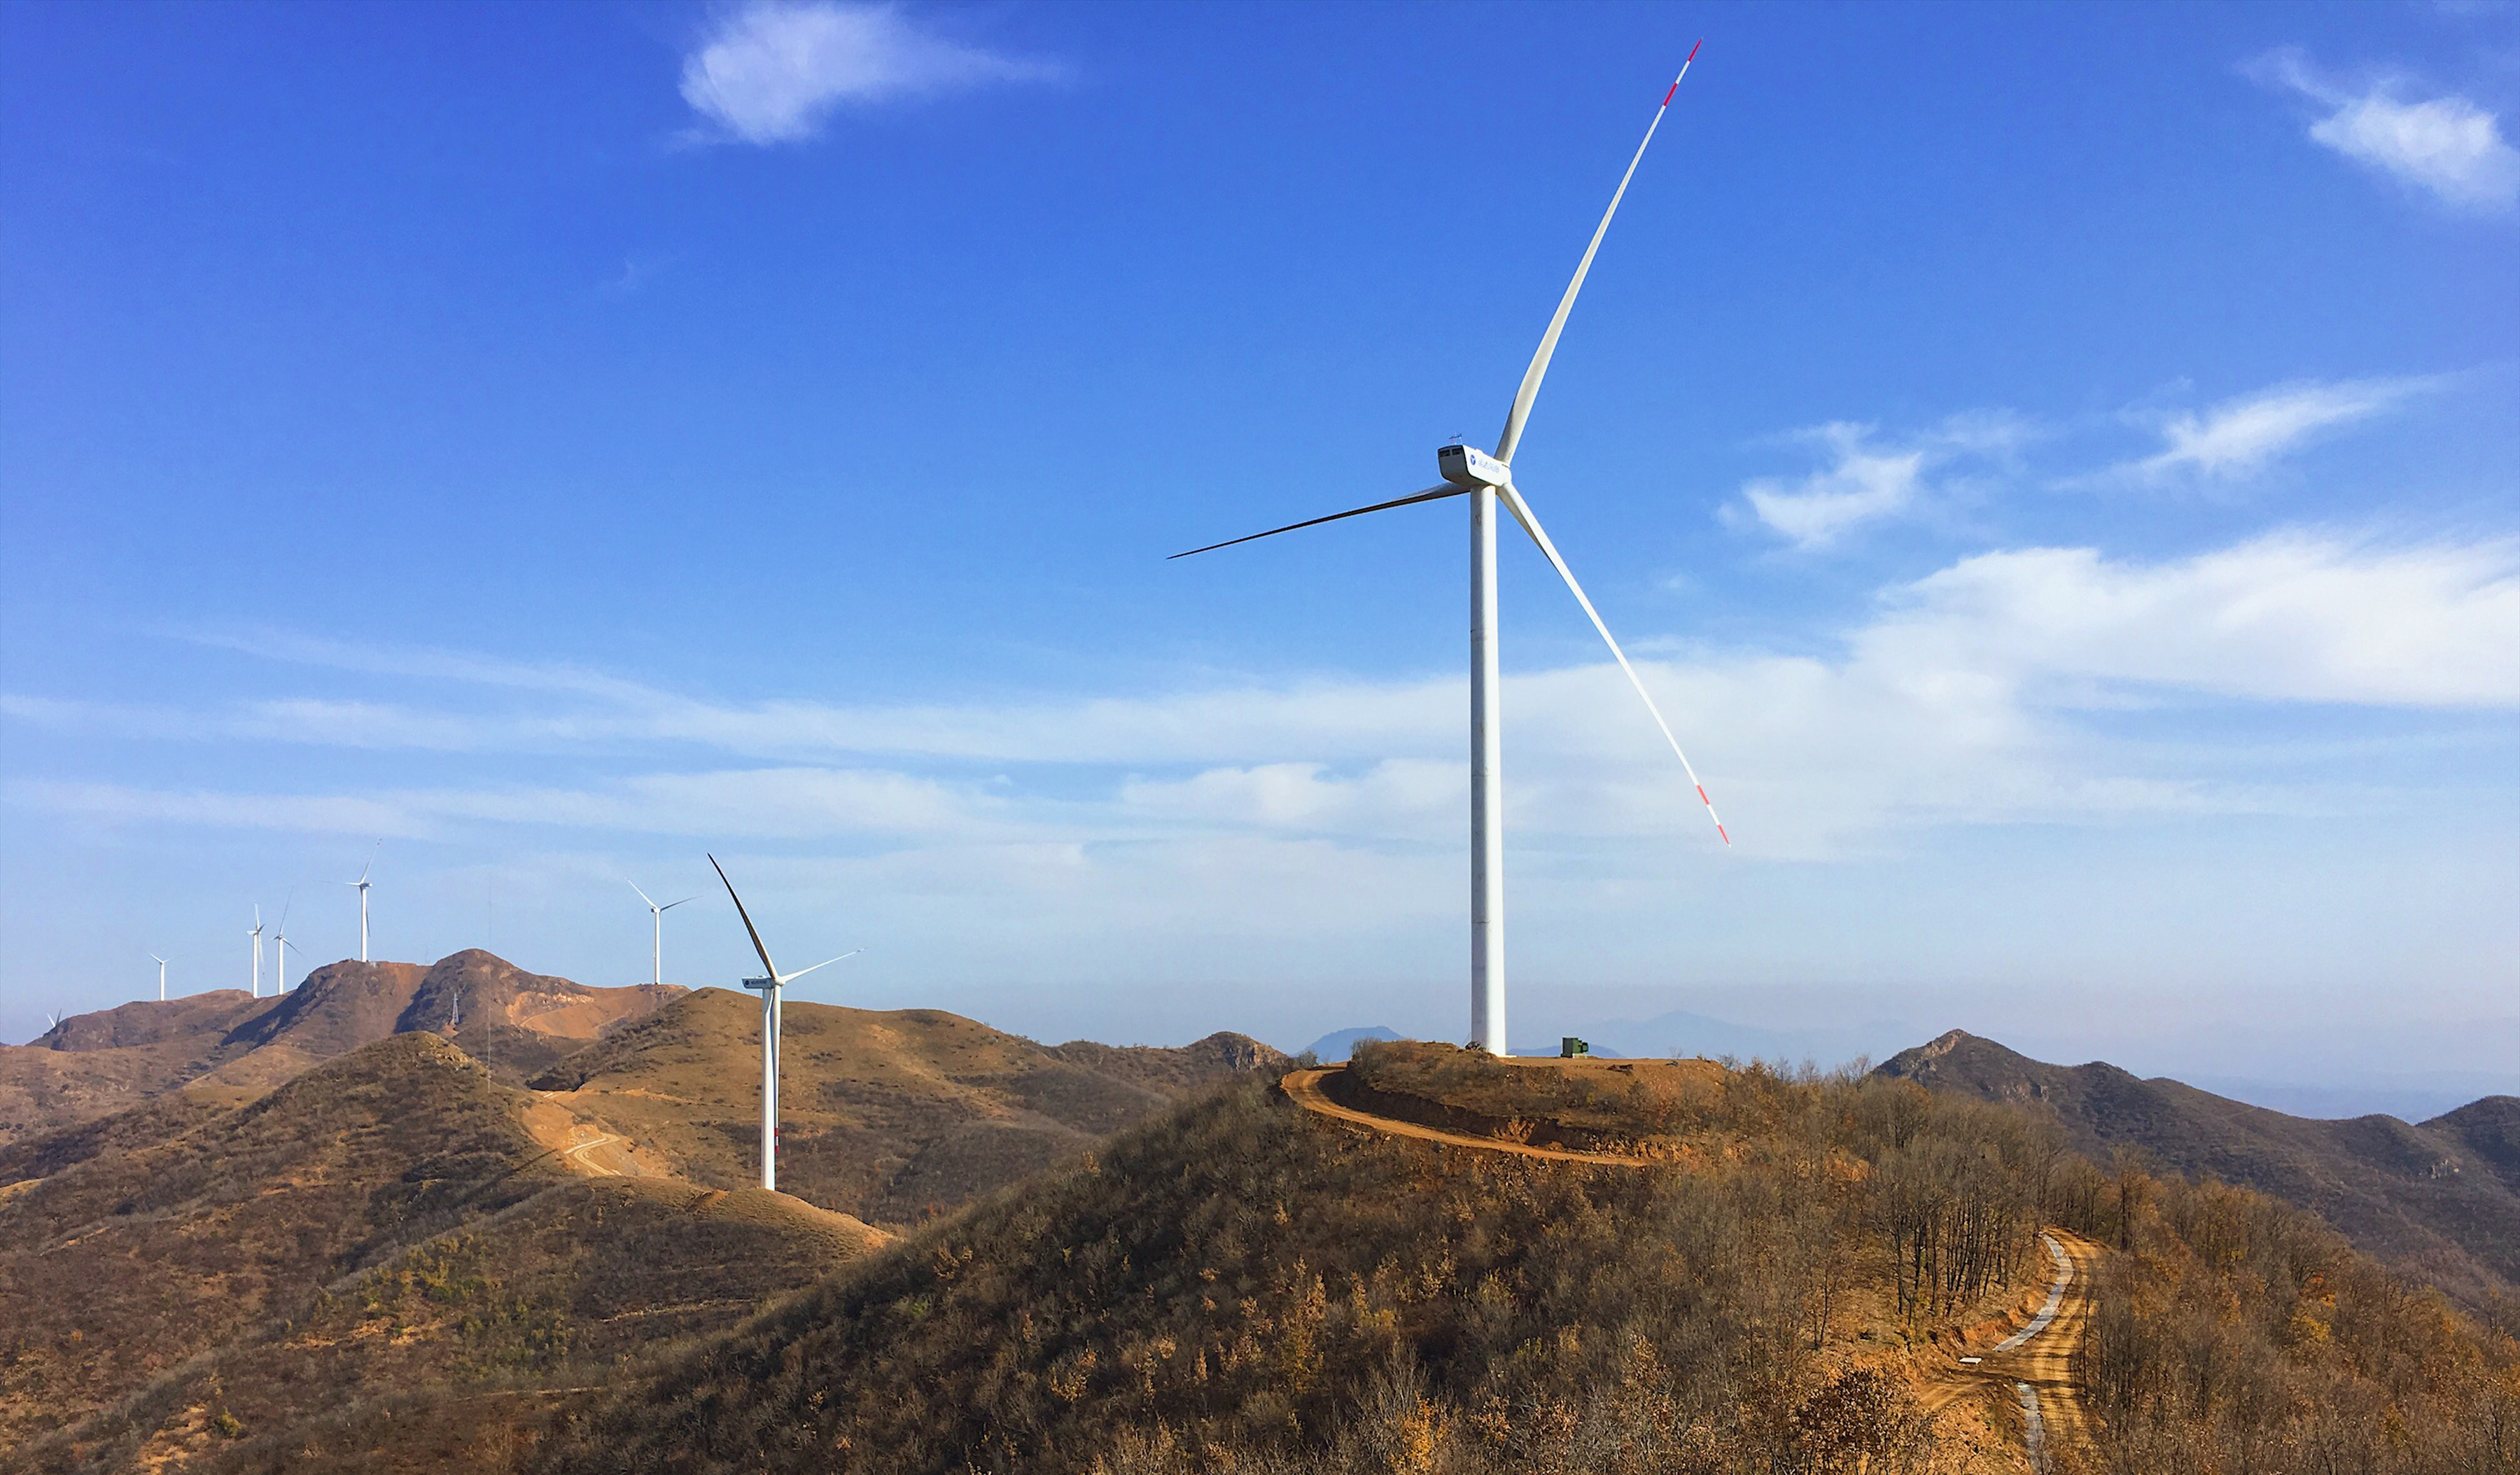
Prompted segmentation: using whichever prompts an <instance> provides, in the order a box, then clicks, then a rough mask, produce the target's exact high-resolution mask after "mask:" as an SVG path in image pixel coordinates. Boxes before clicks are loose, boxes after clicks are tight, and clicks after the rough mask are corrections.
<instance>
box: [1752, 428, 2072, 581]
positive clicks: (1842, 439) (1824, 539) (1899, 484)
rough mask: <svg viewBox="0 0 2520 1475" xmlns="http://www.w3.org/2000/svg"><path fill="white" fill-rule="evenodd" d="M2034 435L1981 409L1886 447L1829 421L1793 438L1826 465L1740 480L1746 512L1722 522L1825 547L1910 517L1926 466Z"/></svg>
mask: <svg viewBox="0 0 2520 1475" xmlns="http://www.w3.org/2000/svg"><path fill="white" fill-rule="evenodd" d="M2032 433H2033V431H2032V429H2031V427H2030V426H2029V425H2028V424H2027V423H2026V422H2024V421H2022V420H2021V419H2020V418H2019V417H2017V416H2011V415H2004V414H2000V413H1995V412H1980V413H1977V414H1971V415H1962V416H1955V417H1953V418H1952V419H1950V420H1948V421H1946V422H1944V423H1943V425H1941V426H1940V427H1938V428H1936V429H1934V430H1932V431H1929V432H1927V433H1925V434H1923V435H1919V436H1916V437H1913V439H1911V440H1909V441H1907V442H1905V443H1903V444H1899V445H1895V446H1884V445H1881V444H1878V443H1877V442H1876V440H1875V437H1876V435H1877V434H1878V430H1877V428H1876V427H1875V426H1872V425H1857V424H1853V423H1851V422H1846V421H1833V422H1831V423H1830V424H1828V425H1818V426H1814V427H1813V428H1811V429H1808V430H1804V431H1801V432H1799V433H1798V434H1797V435H1796V436H1795V437H1794V438H1795V439H1797V440H1800V441H1803V442H1805V443H1807V444H1812V445H1817V446H1820V447H1821V448H1823V450H1824V451H1825V452H1826V454H1827V455H1828V457H1829V465H1827V466H1825V467H1823V468H1822V469H1819V470H1816V471H1813V472H1811V473H1810V474H1808V475H1806V476H1804V477H1802V478H1800V479H1799V480H1788V479H1785V478H1782V477H1773V476H1763V477H1760V478H1757V479H1755V480H1752V481H1749V482H1745V483H1743V485H1742V487H1741V500H1742V503H1743V504H1745V505H1746V508H1747V511H1746V513H1745V512H1743V511H1740V510H1738V509H1728V510H1727V513H1728V518H1727V520H1730V521H1733V522H1735V523H1742V522H1753V521H1755V522H1757V523H1760V524H1762V525H1764V526H1766V527H1767V528H1769V529H1770V530H1771V531H1773V532H1776V533H1778V534H1780V535H1782V536H1783V537H1785V538H1786V539H1788V540H1790V541H1791V542H1792V543H1793V544H1794V546H1795V547H1797V548H1806V549H1821V548H1827V547H1829V546H1831V545H1832V544H1835V543H1836V542H1838V541H1839V540H1840V539H1842V538H1844V537H1845V536H1846V535H1847V534H1849V533H1851V532H1853V531H1854V530H1855V529H1857V528H1859V527H1862V526H1864V525H1865V524H1867V523H1871V522H1879V521H1884V520H1887V519H1890V518H1893V517H1898V516H1901V515H1905V514H1912V513H1913V512H1915V511H1916V510H1917V509H1918V507H1919V505H1920V504H1921V503H1922V502H1923V501H1924V500H1925V499H1926V497H1927V495H1928V493H1929V492H1930V490H1931V488H1929V487H1928V486H1927V484H1926V481H1925V472H1926V471H1927V469H1930V468H1933V467H1936V466H1939V465H1944V464H1947V463H1949V462H1951V461H1953V460H1954V459H1956V458H1958V457H1981V458H1985V457H2003V456H2006V455H2008V454H2010V453H2011V452H2012V451H2014V450H2016V449H2018V448H2019V447H2020V446H2021V445H2022V444H2023V443H2024V442H2025V441H2027V440H2028V439H2029V438H2030V437H2031V435H2032Z"/></svg>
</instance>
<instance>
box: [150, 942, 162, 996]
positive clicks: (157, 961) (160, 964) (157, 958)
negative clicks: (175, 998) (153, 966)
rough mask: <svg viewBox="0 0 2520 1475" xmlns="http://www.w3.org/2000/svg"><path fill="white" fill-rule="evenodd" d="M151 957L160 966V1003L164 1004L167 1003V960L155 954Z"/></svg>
mask: <svg viewBox="0 0 2520 1475" xmlns="http://www.w3.org/2000/svg"><path fill="white" fill-rule="evenodd" d="M149 957H150V959H151V961H154V962H156V963H157V964H158V1003H159V1004H164V1003H165V1002H166V960H165V959H163V958H159V957H158V955H157V954H155V953H152V954H150V955H149Z"/></svg>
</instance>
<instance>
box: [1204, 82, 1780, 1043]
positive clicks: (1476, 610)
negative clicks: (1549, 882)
mask: <svg viewBox="0 0 2520 1475" xmlns="http://www.w3.org/2000/svg"><path fill="white" fill-rule="evenodd" d="M1704 44H1705V43H1704V42H1702V41H1701V42H1699V43H1698V45H1699V46H1703V45H1704ZM1696 60H1697V47H1696V46H1692V47H1690V48H1689V49H1688V60H1687V61H1684V62H1682V63H1681V66H1680V75H1679V76H1676V77H1674V78H1672V82H1671V86H1670V88H1669V89H1667V90H1666V91H1665V92H1664V93H1663V95H1662V102H1661V104H1660V105H1659V106H1657V107H1656V108H1655V109H1654V115H1653V121H1652V122H1651V123H1649V124H1647V125H1646V127H1645V136H1644V140H1643V142H1642V143H1640V144H1638V145H1637V152H1636V155H1635V156H1633V157H1631V158H1630V159H1629V160H1628V171H1627V173H1625V174H1623V175H1621V176H1620V177H1619V187H1618V189H1617V190H1616V191H1614V192H1613V193H1612V194H1611V196H1610V205H1609V208H1608V209H1605V210H1603V211H1602V212H1601V223H1600V224H1599V225H1598V226H1596V227H1594V229H1593V240H1592V244H1590V245H1588V246H1585V247H1584V259H1583V260H1581V261H1579V262H1577V263H1576V266H1575V277H1574V280H1573V281H1571V282H1568V283H1567V284H1566V292H1565V295H1563V296H1561V297H1560V298H1558V300H1557V311H1556V312H1555V313H1554V314H1553V315H1552V316H1551V317H1550V319H1549V331H1548V332H1546V333H1544V334H1542V335H1541V337H1540V347H1539V349H1538V351H1536V352H1535V353H1533V354H1532V356H1531V366H1530V367H1529V368H1528V369H1525V370H1524V371H1523V375H1522V384H1521V387H1519V388H1518V389H1516V390H1515V391H1514V396H1513V407H1512V409H1511V410H1509V411H1508V412H1507V414H1506V419H1505V433H1504V434H1503V435H1501V436H1499V437H1498V439H1497V448H1496V454H1495V455H1493V456H1490V455H1488V454H1486V453H1485V452H1482V451H1480V450H1478V449H1477V448H1476V447H1474V446H1466V445H1462V444H1459V443H1458V442H1456V443H1454V444H1451V445H1446V446H1443V447H1441V448H1440V449H1438V450H1437V451H1436V452H1435V469H1436V470H1437V472H1438V473H1439V474H1440V475H1442V477H1443V478H1444V479H1443V480H1442V481H1441V482H1440V483H1438V484H1436V485H1434V486H1431V487H1428V488H1427V489H1426V490H1424V491H1422V492H1418V493H1416V494H1414V495H1412V496H1407V497H1400V498H1396V499H1394V500H1392V501H1389V502H1377V503H1374V504H1373V506H1371V507H1360V508H1356V509H1354V510H1352V511H1349V512H1344V513H1332V514H1329V515H1328V516H1326V517H1313V518H1309V519H1307V520H1305V521H1302V522H1290V523H1288V524H1286V525H1285V526H1283V527H1273V528H1271V529H1269V530H1268V531H1267V532H1260V533H1251V534H1249V535H1247V536H1244V537H1240V538H1229V539H1227V540H1226V541H1225V542H1223V543H1211V544H1209V545H1207V546H1206V547H1205V548H1193V549H1192V550H1190V551H1189V553H1178V554H1174V555H1173V556H1172V557H1174V558H1176V559H1186V558H1189V557H1190V556H1191V555H1192V554H1203V553H1212V552H1214V551H1215V550H1217V549H1220V548H1231V547H1233V546H1234V545H1236V544H1238V543H1249V542H1251V541H1253V540H1254V539H1258V538H1271V537H1275V536H1277V535H1278V534H1280V533H1290V532H1293V531H1295V530H1296V529H1297V528H1304V527H1318V526H1320V525H1321V524H1322V523H1325V522H1336V521H1338V520H1340V519H1341V518H1345V517H1361V516H1363V515H1365V514H1367V513H1378V512H1382V511H1385V510H1387V509H1390V508H1395V507H1408V506H1411V505H1413V504H1415V503H1419V502H1436V501H1441V500H1443V499H1445V498H1448V497H1461V496H1467V497H1468V498H1469V499H1470V1036H1471V1043H1472V1044H1473V1045H1475V1046H1478V1047H1480V1048H1482V1049H1484V1050H1487V1051H1488V1052H1489V1053H1491V1054H1496V1055H1502V1054H1504V1053H1506V1027H1505V1022H1506V1021H1505V778H1504V770H1505V762H1504V752H1505V750H1504V732H1505V726H1504V712H1503V708H1502V705H1501V703H1500V700H1499V696H1500V692H1499V687H1500V677H1499V673H1498V666H1497V561H1496V557H1497V553H1496V509H1497V504H1498V503H1500V502H1502V503H1504V505H1505V509H1506V511H1507V512H1508V513H1510V514H1512V515H1513V519H1514V521H1516V522H1518V523H1520V524H1522V530H1523V531H1524V532H1526V533H1528V534H1530V535H1531V541H1532V542H1533V543H1534V544H1536V545H1537V546H1538V547H1539V549H1540V552H1541V556H1542V557H1544V558H1546V559H1548V560H1549V565H1550V566H1551V567H1552V568H1554V569H1556V570H1557V576H1558V577H1559V578H1561V579H1564V580H1565V581H1566V588H1567V590H1568V592H1570V593H1572V594H1573V595H1574V596H1575V603H1578V604H1581V605H1583V606H1584V613H1585V615H1586V616H1587V617H1588V618H1590V619H1591V620H1592V622H1593V628H1594V629H1595V630H1597V631H1599V632H1600V635H1601V640H1602V643H1603V644H1605V645H1607V646H1608V647H1609V648H1610V654H1611V655H1612V656H1613V657H1614V658H1615V659H1616V660H1617V661H1618V663H1619V669H1620V670H1621V671H1624V672H1626V673H1627V677H1628V683H1629V685H1631V686H1633V687H1635V688H1636V689H1637V694H1638V695H1639V696H1641V697H1643V698H1644V703H1645V710H1646V711H1647V712H1649V713H1651V714H1652V716H1653V720H1654V726H1655V727H1656V728H1658V729H1660V730H1661V732H1662V736H1663V740H1664V741H1666V742H1668V743H1670V744H1671V751H1672V754H1673V756H1675V757H1677V758H1679V759H1680V766H1681V769H1682V771H1683V772H1685V773H1687V774H1688V782H1689V783H1690V785H1691V786H1692V787H1694V788H1695V789H1696V790H1697V797H1698V800H1699V802H1700V803H1702V804H1704V805H1705V806H1706V814H1707V818H1708V819H1710V820H1713V821H1714V822H1715V832H1716V833H1717V834H1718V835H1719V836H1721V837H1722V838H1723V840H1724V843H1725V844H1727V845H1730V844H1732V843H1733V837H1732V835H1730V834H1729V833H1726V832H1725V829H1724V822H1723V821H1722V820H1721V819H1719V818H1717V817H1716V814H1715V803H1714V801H1713V800H1711V799H1709V798H1707V797H1706V785H1705V784H1703V783H1701V782H1698V779H1697V771H1696V769H1695V768H1693V767H1691V766H1690V764H1689V761H1688V754H1687V753H1684V752H1682V751H1681V748H1680V739H1679V738H1677V737H1673V736H1672V731H1671V724H1670V723H1668V722H1665V721H1663V716H1662V711H1661V709H1660V708H1658V707H1656V706H1655V705H1654V700H1653V695H1652V693H1648V692H1647V691H1646V690H1645V684H1644V682H1643V679H1642V678H1640V677H1639V676H1638V675H1637V669H1636V667H1634V666H1632V665H1630V664H1629V663H1628V655H1627V652H1626V651H1624V650H1622V649H1620V648H1619V643H1618V641H1617V640H1616V639H1614V638H1613V637H1612V636H1611V634H1610V627H1609V626H1608V625H1606V624H1603V623H1602V621H1601V614H1600V611H1599V610H1597V609H1595V608H1594V607H1593V602H1592V600H1591V599H1590V598H1588V597H1587V596H1586V595H1585V593H1584V586H1583V585H1581V584H1579V583H1577V582H1576V581H1575V572H1574V570H1573V569H1570V568H1568V567H1567V566H1566V560H1565V559H1563V558H1560V557H1559V556H1558V553H1557V548H1556V546H1555V545H1554V544H1553V543H1551V542H1550V541H1549V534H1548V533H1547V532H1546V531H1544V530H1543V529H1542V528H1541V525H1540V518H1539V517H1538V515H1536V514H1534V513H1533V512H1532V510H1531V506H1530V504H1529V503H1527V502H1525V501H1524V500H1523V497H1522V493H1521V492H1520V491H1519V490H1518V489H1516V488H1515V486H1514V482H1513V455H1514V452H1515V450H1516V449H1518V448H1519V447H1520V445H1521V443H1522V429H1523V425H1524V423H1525V422H1526V421H1527V420H1528V419H1529V418H1530V416H1531V406H1532V402H1533V401H1534V400H1536V399H1538V398H1539V397H1540V381H1541V380H1543V379H1544V378H1546V377H1547V375H1548V373H1549V361H1550V359H1551V357H1552V356H1553V355H1554V354H1555V353H1556V352H1557V335H1558V334H1559V333H1561V332H1562V331H1564V329H1565V327H1566V315H1567V314H1568V313H1569V312H1572V311H1573V310H1574V307H1575V294H1576V293H1577V292H1579V291H1583V288H1584V278H1585V277H1586V275H1587V274H1589V273H1590V272H1591V271H1592V270H1593V256H1594V253H1595V252H1597V251H1598V250H1599V249H1600V248H1601V238H1602V237H1603V236H1605V235H1607V234H1609V230H1610V217H1612V216H1613V215H1616V214H1617V213H1618V212H1619V201H1621V200H1622V199H1624V198H1626V196H1627V193H1628V182H1629V181H1630V180H1633V179H1634V178H1636V175H1637V165H1638V164H1639V163H1641V162H1643V159H1644V156H1645V148H1646V146H1647V145H1650V144H1651V143H1652V142H1653V136H1654V131H1655V130H1656V129H1658V128H1660V127H1661V126H1662V119H1663V114H1664V112H1667V111H1668V110H1669V109H1670V107H1671V100H1672V98H1673V97H1674V96H1675V95H1677V94H1678V93H1679V91H1680V84H1681V82H1682V80H1683V79H1685V78H1686V77H1687V76H1688V67H1689V64H1690V63H1692V62H1695V61H1696Z"/></svg>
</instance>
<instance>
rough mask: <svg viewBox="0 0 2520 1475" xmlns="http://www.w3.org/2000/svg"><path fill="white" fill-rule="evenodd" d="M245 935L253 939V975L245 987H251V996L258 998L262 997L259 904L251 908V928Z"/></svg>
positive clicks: (260, 915)
mask: <svg viewBox="0 0 2520 1475" xmlns="http://www.w3.org/2000/svg"><path fill="white" fill-rule="evenodd" d="M247 935H248V936H249V937H251V938H252V939H253V977H252V978H251V979H250V980H248V982H247V984H246V987H248V988H249V989H251V990H252V991H253V997H255V998H256V999H259V998H261V997H262V908H261V907H260V906H256V907H255V908H254V909H253V930H252V931H251V932H249V933H248V934H247Z"/></svg>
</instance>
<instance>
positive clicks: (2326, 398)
mask: <svg viewBox="0 0 2520 1475" xmlns="http://www.w3.org/2000/svg"><path fill="white" fill-rule="evenodd" d="M2431 382H2432V381H2431V380H2408V379H2396V380H2346V381H2342V382H2338V383H2325V384H2322V383H2292V384H2277V385H2274V386H2273V387H2272V388H2267V389H2261V390H2258V391H2257V392H2256V393H2254V394H2244V395H2240V396H2238V397H2237V398H2233V399H2227V400H2225V401H2223V402H2222V403H2221V404H2219V405H2215V406H2214V407H2212V408H2211V409H2209V410H2207V411H2205V412H2204V413H2203V414H2202V415H2197V414H2193V413H2190V414H2183V415H2177V416H2173V417H2172V418H2171V419H2170V420H2169V421H2168V423H2166V424H2165V425H2163V426H2162V438H2163V439H2164V441H2166V442H2167V444H2166V446H2165V447H2164V449H2163V450H2162V451H2161V453H2160V454H2159V455H2156V456H2152V457H2149V458H2147V459H2145V460H2143V461H2140V462H2138V463H2136V465H2135V467H2134V469H2135V470H2137V471H2138V472H2139V473H2141V474H2142V475H2144V476H2147V477H2151V478H2154V479H2159V478H2161V477H2164V476H2169V475H2173V474H2176V473H2181V472H2194V473H2196V474H2199V475H2203V476H2208V477H2214V478H2218V479H2227V480H2228V479H2231V478H2235V477H2240V476H2246V475H2250V474H2252V473H2254V472H2256V471H2258V470H2260V469H2264V468H2265V466H2266V464H2267V463H2268V462H2270V461H2273V459H2274V458H2276V457H2277V456H2280V455H2282V454H2283V453H2285V452H2286V451H2290V450H2292V449H2294V448H2295V447H2297V446H2299V445H2301V444H2303V443H2304V442H2306V441H2308V440H2309V439H2310V438H2311V437H2312V436H2314V435H2316V434H2318V432H2319V431H2321V430H2324V429H2327V428H2329V427H2331V426H2335V425H2351V424H2352V423H2354V422H2355V421H2358V420H2367V419H2369V418H2370V417H2372V416H2374V415H2377V414H2379V413H2380V412H2382V411H2383V410H2386V409H2388V408H2389V407H2390V406H2392V405H2394V404H2396V403H2398V402H2399V401H2400V400H2402V399H2405V398H2406V397H2407V396H2408V395H2409V394H2413V393H2415V392H2417V391H2419V390H2422V389H2424V388H2426V387H2429V385H2430V384H2431Z"/></svg>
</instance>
